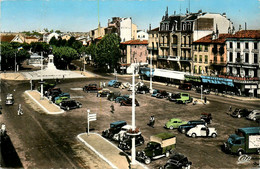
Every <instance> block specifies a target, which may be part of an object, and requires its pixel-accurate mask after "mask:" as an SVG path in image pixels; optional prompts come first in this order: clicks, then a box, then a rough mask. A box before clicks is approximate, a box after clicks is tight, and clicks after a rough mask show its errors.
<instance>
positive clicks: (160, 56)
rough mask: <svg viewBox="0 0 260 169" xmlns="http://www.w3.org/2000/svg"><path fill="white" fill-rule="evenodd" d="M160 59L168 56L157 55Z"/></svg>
mask: <svg viewBox="0 0 260 169" xmlns="http://www.w3.org/2000/svg"><path fill="white" fill-rule="evenodd" d="M157 58H158V59H165V60H166V59H167V56H162V55H158V57H157Z"/></svg>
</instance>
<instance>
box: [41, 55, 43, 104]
mask: <svg viewBox="0 0 260 169" xmlns="http://www.w3.org/2000/svg"><path fill="white" fill-rule="evenodd" d="M42 71H43V54H42V52H41V100H43V77H42Z"/></svg>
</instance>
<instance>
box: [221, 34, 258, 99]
mask: <svg viewBox="0 0 260 169" xmlns="http://www.w3.org/2000/svg"><path fill="white" fill-rule="evenodd" d="M226 45H227V74H228V75H229V78H233V79H234V83H235V85H236V86H237V88H239V89H240V90H241V92H242V93H244V94H245V95H247V96H249V95H251V96H252V95H253V96H258V97H260V84H259V78H260V68H259V65H260V30H241V31H238V32H236V33H235V34H234V35H233V36H232V37H230V38H227V40H226Z"/></svg>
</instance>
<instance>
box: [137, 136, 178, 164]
mask: <svg viewBox="0 0 260 169" xmlns="http://www.w3.org/2000/svg"><path fill="white" fill-rule="evenodd" d="M175 147H176V136H175V135H174V134H172V133H160V134H157V135H154V136H151V137H150V141H149V142H148V143H147V146H146V148H145V149H144V150H143V151H138V152H137V155H136V159H137V160H138V161H142V162H144V163H145V164H150V163H151V161H152V160H155V159H158V158H162V157H164V156H166V157H169V156H170V153H172V151H173V149H175Z"/></svg>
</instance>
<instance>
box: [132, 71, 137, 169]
mask: <svg viewBox="0 0 260 169" xmlns="http://www.w3.org/2000/svg"><path fill="white" fill-rule="evenodd" d="M135 69H136V67H134V70H133V77H132V86H133V88H132V131H134V130H135ZM135 154H136V153H135V136H133V137H132V151H131V160H132V161H131V165H135V164H136V161H135Z"/></svg>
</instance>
